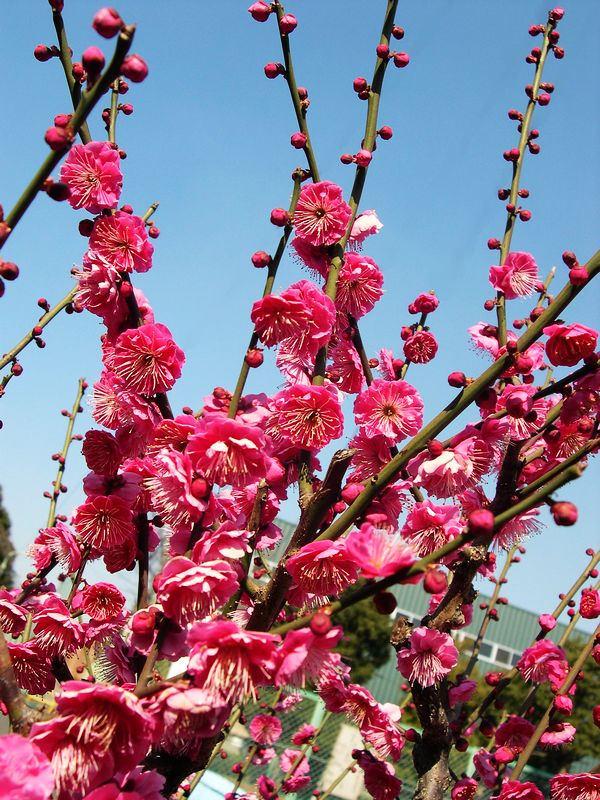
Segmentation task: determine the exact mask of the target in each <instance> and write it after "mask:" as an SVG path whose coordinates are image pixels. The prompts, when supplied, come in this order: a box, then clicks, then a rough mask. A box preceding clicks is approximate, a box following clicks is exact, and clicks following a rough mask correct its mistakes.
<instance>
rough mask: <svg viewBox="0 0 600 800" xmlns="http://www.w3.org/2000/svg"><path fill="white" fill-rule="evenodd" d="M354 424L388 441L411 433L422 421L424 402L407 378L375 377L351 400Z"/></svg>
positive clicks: (414, 431) (398, 439)
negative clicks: (375, 378) (403, 379)
mask: <svg viewBox="0 0 600 800" xmlns="http://www.w3.org/2000/svg"><path fill="white" fill-rule="evenodd" d="M354 416H355V418H356V423H357V425H358V426H359V427H360V428H361V430H363V431H364V433H365V434H366V435H367V436H384V437H385V438H386V439H387V440H388V441H389V442H390V443H394V442H398V441H400V440H401V439H405V438H406V437H407V436H414V434H415V433H417V432H418V430H419V428H420V427H421V425H422V423H423V401H422V400H421V397H420V395H419V393H418V392H417V390H416V389H415V388H414V387H412V386H411V385H410V384H408V383H406V381H385V380H374V381H373V382H372V383H371V385H370V386H369V388H368V389H366V390H365V391H364V392H362V393H361V394H359V395H358V397H357V398H356V401H355V402H354Z"/></svg>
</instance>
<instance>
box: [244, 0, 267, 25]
mask: <svg viewBox="0 0 600 800" xmlns="http://www.w3.org/2000/svg"><path fill="white" fill-rule="evenodd" d="M248 13H249V14H250V15H251V16H252V19H253V20H255V21H256V22H266V21H267V20H268V19H269V15H270V13H271V6H269V5H267V4H266V3H263V2H260V0H259V2H257V3H252V5H251V6H250V8H249V9H248Z"/></svg>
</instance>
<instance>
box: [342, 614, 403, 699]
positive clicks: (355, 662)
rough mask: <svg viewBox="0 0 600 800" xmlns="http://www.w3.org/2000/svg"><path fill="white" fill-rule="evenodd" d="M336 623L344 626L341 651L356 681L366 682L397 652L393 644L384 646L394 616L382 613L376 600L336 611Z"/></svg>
mask: <svg viewBox="0 0 600 800" xmlns="http://www.w3.org/2000/svg"><path fill="white" fill-rule="evenodd" d="M335 622H336V623H339V624H340V625H341V626H342V627H343V629H344V638H343V639H342V641H341V642H340V645H339V647H338V648H337V650H338V652H339V653H340V654H341V656H342V658H343V659H344V661H345V662H346V663H347V664H348V666H349V667H350V668H351V669H352V676H351V677H352V681H353V682H354V683H364V682H365V681H367V680H368V679H369V678H370V677H371V675H372V674H373V673H374V672H375V670H376V669H377V668H378V667H381V666H383V664H385V663H386V661H387V660H388V658H390V656H391V654H392V652H393V650H392V648H391V647H389V646H382V642H386V641H387V642H389V638H390V634H391V632H392V625H393V622H392V618H391V617H390V616H388V615H386V614H380V613H379V612H378V611H377V610H376V608H375V606H374V605H373V603H372V601H366V602H364V603H358V604H357V605H354V606H350V607H349V608H346V609H344V610H343V611H341V612H339V613H338V614H336V615H335Z"/></svg>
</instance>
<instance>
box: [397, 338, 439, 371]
mask: <svg viewBox="0 0 600 800" xmlns="http://www.w3.org/2000/svg"><path fill="white" fill-rule="evenodd" d="M437 350H438V344H437V342H436V340H435V336H434V335H433V334H432V333H430V332H429V331H416V333H412V334H411V335H410V336H409V337H408V339H407V340H406V341H405V342H404V347H403V351H404V356H405V357H406V358H407V359H408V361H412V363H413V364H427V363H428V362H429V361H431V360H432V359H433V358H434V357H435V354H436V353H437Z"/></svg>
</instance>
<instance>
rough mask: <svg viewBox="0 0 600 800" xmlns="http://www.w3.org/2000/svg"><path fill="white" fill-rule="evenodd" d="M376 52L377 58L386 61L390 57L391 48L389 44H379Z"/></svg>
mask: <svg viewBox="0 0 600 800" xmlns="http://www.w3.org/2000/svg"><path fill="white" fill-rule="evenodd" d="M375 52H376V53H377V58H381V59H386V58H389V57H390V48H389V47H388V46H387V44H378V45H377V47H376V48H375Z"/></svg>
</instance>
